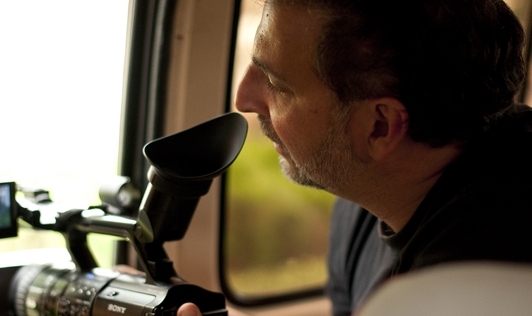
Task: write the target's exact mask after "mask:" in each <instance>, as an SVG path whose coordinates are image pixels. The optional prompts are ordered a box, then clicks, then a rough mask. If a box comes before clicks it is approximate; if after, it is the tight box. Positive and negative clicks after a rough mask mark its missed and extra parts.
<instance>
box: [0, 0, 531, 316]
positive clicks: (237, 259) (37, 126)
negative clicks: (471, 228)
mask: <svg viewBox="0 0 532 316" xmlns="http://www.w3.org/2000/svg"><path fill="white" fill-rule="evenodd" d="M506 2H507V3H508V5H509V6H510V7H511V8H512V9H513V10H514V12H515V13H516V15H517V16H518V17H519V19H520V21H521V22H522V25H523V26H524V28H525V30H526V34H527V42H530V41H529V40H530V38H531V34H532V20H531V16H532V2H530V1H529V0H506ZM261 9H262V1H260V0H216V1H212V0H113V1H106V0H92V1H77V2H73V1H69V0H48V1H39V0H24V1H9V2H8V1H3V2H0V41H1V42H2V44H3V46H2V47H3V48H2V50H1V51H0V104H1V106H0V111H1V115H0V117H1V118H2V123H1V124H0V132H1V135H3V144H4V146H3V148H4V149H3V154H2V157H1V159H0V182H6V183H7V182H15V183H16V185H18V189H17V191H18V192H17V193H16V197H17V200H24V199H25V198H26V197H27V196H24V194H23V192H20V191H22V189H21V188H24V189H25V190H27V191H30V192H36V190H38V189H42V190H46V191H48V192H49V196H50V197H51V200H52V201H53V205H54V207H55V208H54V209H52V210H50V211H44V210H41V218H40V221H41V223H44V222H46V221H54V219H55V217H56V216H57V212H63V211H65V210H71V209H84V210H86V209H87V208H90V207H91V206H94V205H101V204H102V202H104V201H103V200H104V197H103V196H102V194H101V190H100V189H101V188H102V187H103V186H105V185H106V184H109V183H111V184H113V185H117V183H118V185H119V187H120V188H122V187H121V186H120V185H127V190H128V192H127V193H128V195H127V196H126V199H128V204H127V205H125V204H123V207H120V208H118V209H117V210H114V209H113V212H114V213H113V214H117V215H120V216H124V217H131V218H137V216H138V211H139V204H140V203H141V197H142V194H143V192H145V191H146V190H147V188H149V187H150V186H151V184H150V179H149V176H147V174H148V173H149V170H151V169H150V160H149V159H146V156H145V155H144V148H145V145H146V144H148V143H150V142H152V141H154V140H158V139H161V138H164V137H167V136H169V135H174V134H176V133H177V134H179V133H181V132H183V131H187V130H191V129H193V128H195V127H196V126H198V125H200V124H203V123H204V122H208V121H210V120H212V119H214V118H218V117H221V116H223V115H226V114H227V113H231V112H235V111H236V110H235V109H234V106H233V99H234V93H235V91H236V87H237V85H238V83H239V80H240V78H241V77H242V74H243V72H244V71H245V69H246V67H247V65H248V64H249V62H250V55H251V46H252V43H253V38H254V35H255V30H256V27H257V25H258V22H259V21H260V17H261ZM523 54H525V56H526V57H527V58H526V60H527V61H528V60H529V59H530V58H529V57H530V47H529V45H527V47H526V50H525V51H524V52H523ZM530 90H531V89H530V80H527V83H526V86H525V88H524V89H523V91H522V92H521V94H520V96H519V98H520V100H518V101H520V102H524V103H527V104H530V103H532V102H530V101H532V99H531V95H530ZM242 115H243V117H244V118H245V119H246V120H247V134H246V138H245V142H244V144H243V147H242V149H241V150H240V151H239V153H238V157H236V159H235V160H234V162H231V165H230V166H228V168H227V170H224V172H222V173H221V174H220V175H216V176H215V177H214V179H213V181H212V184H211V185H210V187H209V189H208V192H207V193H206V194H205V195H202V196H201V198H200V199H199V202H198V204H197V207H195V209H194V210H193V215H192V217H191V220H190V224H189V225H188V227H185V230H186V233H185V234H184V236H183V237H182V238H180V239H178V240H168V241H165V242H164V244H163V247H164V251H165V252H166V254H167V256H168V259H169V261H170V263H171V265H172V267H173V269H175V271H176V272H177V274H178V275H179V277H181V278H183V279H185V280H186V281H187V282H190V283H192V284H194V285H198V286H200V287H201V288H204V289H206V290H209V291H213V292H218V293H222V294H223V295H224V297H225V303H226V306H227V310H228V311H229V315H235V316H238V315H264V316H267V315H330V314H331V312H330V309H331V307H330V302H329V301H328V299H327V298H326V297H325V295H324V286H325V283H326V281H327V270H326V256H327V245H328V234H329V218H330V215H331V209H332V206H333V203H334V201H335V197H334V196H333V195H331V194H329V193H326V192H322V191H318V190H316V189H311V188H304V187H301V186H298V185H296V184H294V183H292V182H290V181H289V180H287V179H286V178H285V177H284V176H283V175H282V173H281V171H280V170H279V168H278V162H277V154H276V152H275V151H274V150H273V149H272V147H271V143H270V141H269V140H268V139H267V138H266V137H264V136H263V135H262V133H261V132H260V129H259V126H258V124H257V122H256V118H255V115H249V114H242ZM207 129H210V127H208V128H207ZM212 133H213V134H215V135H218V134H217V132H212ZM222 138H223V137H222ZM200 140H201V139H200ZM196 142H198V140H196ZM204 142H205V143H203V144H199V143H194V142H192V143H186V144H185V145H183V146H182V147H183V150H187V146H192V147H194V146H200V147H201V148H203V147H209V145H210V143H209V142H210V140H209V139H207V140H205V141H204ZM179 146H181V145H179ZM204 154H205V155H211V154H210V153H209V152H205V153H204ZM201 155H202V154H200V156H201ZM214 156H215V155H214V154H213V157H214ZM210 158H211V157H210V156H208V157H201V159H204V160H209V159H210ZM194 159H196V158H194ZM213 159H214V158H213ZM1 196H2V192H1V191H0V198H1ZM120 198H121V197H120V196H118V195H116V196H113V197H111V199H115V200H112V201H115V202H118V203H120V202H121V201H119V200H120ZM106 201H109V200H106ZM58 210H60V211H58ZM17 222H18V232H17V236H15V237H10V238H5V239H0V280H2V281H4V282H11V279H10V278H11V277H12V274H10V275H9V276H3V275H1V274H2V272H1V271H3V269H8V268H9V267H11V266H18V267H20V266H21V265H26V264H30V263H31V264H44V263H47V262H51V261H69V260H70V259H71V257H70V254H69V252H68V251H67V249H66V248H67V246H68V245H67V243H68V240H67V241H65V236H64V234H61V233H60V232H57V231H50V230H47V229H43V228H44V227H41V228H35V227H32V226H31V225H29V224H28V223H27V222H26V221H23V220H22V219H18V220H17ZM2 225H4V223H3V222H2V223H0V227H2ZM122 237H124V236H116V234H114V235H113V234H106V231H105V230H104V231H100V232H91V233H89V234H88V246H89V248H90V250H91V252H92V253H93V255H94V258H95V261H96V262H97V266H98V267H101V268H103V269H112V268H113V267H116V266H119V265H121V266H122V265H123V266H128V267H133V268H135V269H138V270H143V266H142V264H141V263H142V262H141V261H142V260H140V261H139V254H138V252H137V251H136V249H135V245H132V243H131V242H130V241H128V238H122ZM71 242H72V241H71ZM6 271H7V270H6ZM528 272H530V271H528ZM488 275H489V274H488ZM434 282H437V281H436V280H434ZM154 283H156V282H154ZM529 284H530V283H529ZM405 286H408V284H407V285H405ZM8 292H9V290H8V289H7V287H6V289H4V290H3V291H0V296H5V297H0V300H1V301H2V302H4V303H3V304H11V303H12V302H8V301H9V300H11V298H10V297H11V296H10V293H8ZM5 302H7V303H5ZM26 304H27V302H26ZM2 308H6V307H5V306H2ZM367 313H368V314H366V315H379V312H375V313H373V314H371V313H370V312H367ZM407 314H408V313H405V314H404V315H407ZM12 315H15V314H12ZM17 315H18V314H17ZM29 315H33V314H29ZM34 315H38V314H34ZM139 315H140V314H139ZM165 315H166V314H165ZM380 315H383V314H382V313H381V314H380Z"/></svg>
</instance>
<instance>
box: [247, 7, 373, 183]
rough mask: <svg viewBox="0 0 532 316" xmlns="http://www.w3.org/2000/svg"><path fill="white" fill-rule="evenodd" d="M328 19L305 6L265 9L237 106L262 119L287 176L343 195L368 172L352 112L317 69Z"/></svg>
mask: <svg viewBox="0 0 532 316" xmlns="http://www.w3.org/2000/svg"><path fill="white" fill-rule="evenodd" d="M323 18H324V17H322V16H320V12H318V11H312V10H308V9H307V8H305V7H301V6H293V5H282V6H279V5H273V4H268V3H267V4H266V5H265V7H264V11H263V16H262V20H261V23H260V25H259V27H258V29H257V33H256V36H255V42H254V49H253V54H252V60H253V61H252V63H251V64H250V66H249V67H248V69H247V71H246V73H245V75H244V78H243V79H242V82H241V84H240V87H239V89H238V92H237V97H236V106H237V108H238V110H240V111H242V112H256V113H257V114H258V119H259V121H260V124H261V128H262V130H263V132H264V134H265V135H266V136H268V137H269V138H270V139H271V140H272V141H273V143H274V147H275V149H276V150H277V152H278V153H279V154H280V156H281V167H282V169H283V172H284V173H285V175H287V176H288V177H289V178H291V179H292V180H294V181H295V182H297V183H300V184H303V185H308V186H313V187H318V188H323V189H326V190H328V191H330V192H332V193H338V192H339V191H341V190H342V189H341V188H342V187H343V186H346V185H348V184H349V182H350V181H351V179H352V177H353V176H355V175H356V174H357V173H359V172H361V170H363V168H362V163H361V162H360V159H358V158H357V157H356V156H355V155H354V152H353V148H352V144H351V140H350V138H349V136H348V132H347V125H348V123H349V118H350V110H349V107H348V106H342V105H340V104H339V102H338V100H337V98H336V96H335V94H334V93H333V92H332V91H331V90H330V89H329V87H328V86H327V85H325V84H324V83H323V82H322V81H321V80H320V79H319V78H318V77H317V74H316V73H315V71H314V69H313V67H312V65H313V52H314V51H315V48H316V45H317V43H318V36H319V30H320V27H321V24H322V22H323V21H324V20H323Z"/></svg>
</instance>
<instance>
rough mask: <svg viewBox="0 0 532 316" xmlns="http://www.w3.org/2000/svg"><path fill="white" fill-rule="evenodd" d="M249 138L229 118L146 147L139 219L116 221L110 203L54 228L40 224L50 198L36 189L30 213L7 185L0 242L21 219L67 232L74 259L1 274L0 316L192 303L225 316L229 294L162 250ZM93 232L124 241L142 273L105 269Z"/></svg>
mask: <svg viewBox="0 0 532 316" xmlns="http://www.w3.org/2000/svg"><path fill="white" fill-rule="evenodd" d="M246 134H247V122H246V120H245V119H244V118H243V117H242V116H241V115H239V114H237V113H229V114H225V115H222V116H220V117H217V118H215V119H212V120H210V121H208V122H205V123H203V124H200V125H197V126H195V127H193V128H190V129H188V130H185V131H183V132H180V133H177V134H174V135H171V136H167V137H163V138H160V139H157V140H154V141H152V142H150V143H148V144H147V145H146V146H144V156H145V157H146V159H147V160H148V162H149V163H150V167H149V170H148V180H149V183H148V185H147V188H146V190H145V192H144V194H143V196H142V200H141V202H140V206H139V207H138V216H137V217H136V218H134V217H127V216H121V215H115V214H113V212H112V211H110V210H111V209H112V208H113V205H111V204H109V203H103V205H101V206H98V207H90V208H86V209H70V210H67V211H64V212H60V213H57V216H55V220H54V221H53V223H43V221H42V218H41V215H42V212H40V210H39V205H45V204H47V203H51V201H50V200H49V196H48V194H47V192H45V191H32V192H31V196H28V197H27V199H29V200H30V201H31V202H32V204H31V205H32V206H31V207H26V206H24V205H21V203H19V202H17V200H16V198H15V192H16V191H17V187H16V184H15V183H14V182H6V183H0V237H9V236H16V234H17V230H18V228H17V220H18V219H19V218H21V219H23V220H24V221H26V222H28V223H30V224H31V225H32V226H33V227H36V228H40V229H49V230H54V231H57V232H60V233H62V234H63V235H64V237H65V240H66V245H67V250H68V252H69V253H70V257H71V258H72V261H70V262H60V263H54V264H44V265H24V266H11V267H2V268H1V269H0V282H2V287H1V288H2V289H0V311H1V312H2V315H6V314H7V315H13V316H15V315H16V316H23V315H27V316H32V315H81V316H84V315H97V316H107V315H115V316H116V315H138V316H156V315H165V316H170V315H172V316H173V315H176V312H177V308H178V307H179V306H180V305H181V304H183V303H185V302H192V303H195V304H196V305H197V306H198V307H199V308H200V310H201V312H202V314H203V315H227V310H226V307H225V297H224V296H223V294H221V293H216V292H211V291H208V290H205V289H203V288H201V287H199V286H197V285H194V284H191V283H188V282H186V281H185V280H183V279H182V278H181V277H180V276H179V275H178V274H177V273H176V271H175V269H174V267H173V263H172V262H171V261H170V260H169V258H168V256H167V254H166V252H165V250H164V248H163V244H164V243H165V242H166V241H172V240H180V239H182V238H183V237H184V235H185V233H186V231H187V228H188V225H189V223H190V220H191V218H192V216H193V214H194V211H195V209H196V206H197V203H198V201H199V199H200V197H201V196H203V195H205V194H206V193H207V192H208V190H209V188H210V185H211V183H212V180H213V178H215V177H217V176H218V175H220V174H222V173H223V172H224V171H225V170H226V169H227V168H228V167H229V166H230V165H231V164H232V163H233V161H234V160H235V159H236V157H237V156H238V154H239V153H240V150H241V148H242V146H243V144H244V141H245V138H246ZM126 182H127V181H126ZM126 182H124V183H126ZM125 187H126V186H122V185H121V186H117V188H116V192H114V193H113V194H110V195H112V196H115V197H118V199H120V197H121V196H122V197H126V199H127V196H128V195H127V194H125V193H124V192H120V190H123V189H124V188H125ZM104 195H105V194H104ZM100 196H102V190H101V189H100ZM102 200H105V199H103V198H102ZM115 200H116V199H115ZM89 233H100V234H106V235H112V236H119V237H123V238H125V239H127V240H128V241H129V242H130V243H131V244H132V245H133V248H134V249H135V251H136V252H137V255H138V258H139V262H140V265H141V268H142V270H143V272H144V274H143V275H132V274H125V273H119V272H116V271H113V270H109V269H103V268H100V267H98V266H97V263H96V261H95V259H94V257H93V256H92V254H91V252H90V250H89V247H88V244H87V234H89Z"/></svg>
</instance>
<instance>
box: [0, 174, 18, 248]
mask: <svg viewBox="0 0 532 316" xmlns="http://www.w3.org/2000/svg"><path fill="white" fill-rule="evenodd" d="M15 190H16V189H15V183H14V182H2V183H0V238H5V237H14V236H16V235H17V231H18V229H17V205H16V202H15Z"/></svg>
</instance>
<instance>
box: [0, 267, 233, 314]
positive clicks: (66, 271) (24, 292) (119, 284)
mask: <svg viewBox="0 0 532 316" xmlns="http://www.w3.org/2000/svg"><path fill="white" fill-rule="evenodd" d="M9 295H10V297H9V299H8V302H9V306H8V310H10V311H11V313H12V315H17V316H18V315H79V316H88V315H99V316H100V315H101V316H107V315H115V316H116V315H139V316H141V315H142V316H148V315H149V316H156V315H157V316H158V315H165V316H166V315H172V316H175V315H176V312H177V308H178V307H179V306H180V305H181V304H183V303H186V302H194V303H195V304H197V305H198V306H201V309H202V311H203V314H204V315H227V311H226V310H225V302H224V297H223V295H222V294H220V293H214V292H209V291H206V290H204V289H202V288H200V287H198V286H196V285H193V284H190V283H187V282H185V281H183V280H180V279H174V280H173V282H171V283H167V284H165V283H159V284H157V285H153V284H146V283H145V278H144V277H142V276H139V275H129V274H121V273H119V272H115V271H111V270H106V269H93V271H90V272H81V271H78V270H76V269H75V267H74V266H73V265H68V264H64V263H62V264H45V265H27V266H23V267H20V268H18V270H17V271H16V273H15V274H14V275H13V278H12V281H11V285H10V290H9Z"/></svg>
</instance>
